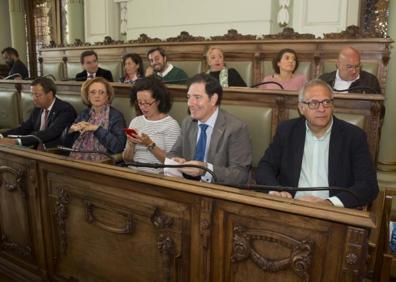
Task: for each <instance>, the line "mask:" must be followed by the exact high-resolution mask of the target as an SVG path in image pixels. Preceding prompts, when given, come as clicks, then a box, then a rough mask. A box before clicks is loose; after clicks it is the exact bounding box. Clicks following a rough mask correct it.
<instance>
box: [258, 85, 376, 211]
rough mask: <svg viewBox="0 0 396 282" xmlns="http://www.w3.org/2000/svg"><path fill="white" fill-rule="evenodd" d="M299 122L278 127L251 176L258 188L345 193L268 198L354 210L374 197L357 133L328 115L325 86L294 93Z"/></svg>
mask: <svg viewBox="0 0 396 282" xmlns="http://www.w3.org/2000/svg"><path fill="white" fill-rule="evenodd" d="M298 109H299V111H300V113H301V115H302V117H300V118H296V119H292V120H288V121H285V122H283V123H281V124H280V125H279V126H278V128H277V132H276V134H275V136H274V138H273V141H272V143H271V145H270V146H269V147H268V149H267V150H266V152H265V154H264V156H263V157H262V159H261V160H260V163H259V165H258V168H257V170H256V181H257V183H258V184H264V185H271V186H289V187H290V186H291V187H341V188H346V189H349V190H350V191H351V192H352V193H349V192H348V191H335V190H330V191H314V192H311V191H309V192H303V191H297V192H291V193H289V192H285V191H282V192H277V191H271V192H270V194H273V195H277V196H280V197H286V198H292V197H294V198H296V199H299V200H303V201H309V202H316V203H319V204H324V205H334V206H340V207H359V206H364V205H367V204H369V203H370V202H371V201H373V200H374V199H375V197H376V196H377V194H378V183H377V176H376V172H375V169H374V165H373V161H372V159H371V156H370V152H369V149H368V144H367V136H366V134H365V133H364V131H363V130H362V129H360V128H359V127H357V126H355V125H352V124H350V123H348V122H345V121H343V120H340V119H338V118H336V117H335V116H334V115H333V109H334V104H333V92H332V89H331V88H330V86H329V85H328V84H327V83H326V82H324V81H322V80H320V79H315V80H312V81H310V82H308V83H306V84H305V86H304V87H303V88H302V89H301V91H300V93H299V102H298Z"/></svg>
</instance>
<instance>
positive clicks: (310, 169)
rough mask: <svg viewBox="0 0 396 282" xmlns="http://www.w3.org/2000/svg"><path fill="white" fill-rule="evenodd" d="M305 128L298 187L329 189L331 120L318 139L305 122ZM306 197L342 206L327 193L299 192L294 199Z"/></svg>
mask: <svg viewBox="0 0 396 282" xmlns="http://www.w3.org/2000/svg"><path fill="white" fill-rule="evenodd" d="M305 127H306V134H305V145H304V155H303V160H302V164H301V172H300V179H299V181H298V187H329V176H328V172H329V145H330V135H331V128H332V127H333V120H332V121H331V124H330V126H329V128H328V129H327V130H326V132H325V134H324V135H323V136H321V137H320V138H317V137H316V136H315V135H314V134H313V132H312V131H311V130H310V129H309V127H308V124H307V122H306V123H305ZM307 195H312V196H315V197H319V198H323V199H328V200H329V201H331V202H332V203H333V205H334V206H338V207H343V206H344V205H343V204H342V202H341V201H340V199H338V197H330V198H329V191H301V192H297V193H296V195H295V196H294V198H296V199H298V198H300V197H302V196H307Z"/></svg>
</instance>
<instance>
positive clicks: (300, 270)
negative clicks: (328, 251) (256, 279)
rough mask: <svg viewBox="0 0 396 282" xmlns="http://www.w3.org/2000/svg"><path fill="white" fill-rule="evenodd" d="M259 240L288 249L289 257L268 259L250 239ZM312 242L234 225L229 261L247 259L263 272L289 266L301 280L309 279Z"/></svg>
mask: <svg viewBox="0 0 396 282" xmlns="http://www.w3.org/2000/svg"><path fill="white" fill-rule="evenodd" d="M255 240H261V241H267V242H271V243H275V244H278V245H281V246H283V247H285V248H287V249H289V250H290V255H289V257H286V258H284V259H278V260H274V259H270V258H266V257H264V256H263V255H261V254H260V253H259V252H258V251H256V250H255V249H254V247H253V244H252V241H255ZM313 247H314V242H313V241H311V240H302V241H300V240H296V239H294V238H292V237H289V236H286V235H284V234H281V233H276V232H272V231H266V230H247V228H246V227H244V226H242V225H239V224H237V225H235V226H234V236H233V243H232V250H233V252H232V256H231V262H232V263H238V262H241V261H244V260H247V259H250V260H252V261H253V262H254V263H255V265H256V266H258V267H259V268H260V269H262V270H263V271H265V272H278V271H281V270H286V269H288V268H291V269H292V270H293V271H294V273H296V274H297V275H298V276H299V277H300V278H301V279H302V280H303V281H309V269H310V267H311V262H312V254H313Z"/></svg>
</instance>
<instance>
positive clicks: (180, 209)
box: [0, 146, 376, 282]
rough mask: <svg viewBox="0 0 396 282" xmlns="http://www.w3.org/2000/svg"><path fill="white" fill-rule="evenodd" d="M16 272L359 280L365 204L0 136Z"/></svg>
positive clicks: (38, 276) (10, 262) (31, 276)
mask: <svg viewBox="0 0 396 282" xmlns="http://www.w3.org/2000/svg"><path fill="white" fill-rule="evenodd" d="M0 183H1V187H0V231H1V243H0V249H1V253H0V273H1V275H6V276H9V277H12V278H14V279H16V280H17V281H84V282H85V281H96V282H99V281H360V280H361V278H362V276H363V275H364V270H365V263H366V259H367V250H368V244H367V240H368V236H369V233H370V229H371V228H373V227H375V225H376V222H375V217H374V216H372V215H371V214H370V213H369V212H365V211H357V210H351V209H343V208H333V207H318V206H315V205H313V204H309V203H303V202H299V201H296V200H287V199H279V198H274V197H271V196H268V195H265V194H261V193H256V192H252V191H243V190H240V189H236V188H230V187H225V186H220V185H211V184H205V183H199V182H193V181H187V180H183V179H175V178H168V177H162V176H155V175H151V174H143V173H135V172H133V171H131V170H129V169H126V168H118V167H113V166H108V165H104V164H92V163H88V162H82V161H75V160H70V159H68V158H66V157H63V156H58V155H52V154H49V153H44V152H36V151H32V150H30V149H25V148H18V147H16V146H0Z"/></svg>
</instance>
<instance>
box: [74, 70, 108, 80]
mask: <svg viewBox="0 0 396 282" xmlns="http://www.w3.org/2000/svg"><path fill="white" fill-rule="evenodd" d="M96 76H97V77H98V76H99V77H104V78H106V79H107V80H108V81H109V82H113V75H112V74H111V72H110V71H108V70H105V69H102V68H98V70H97V71H96ZM87 77H88V75H87V71H86V70H84V71H82V72H79V73H78V74H76V80H77V81H86V80H87Z"/></svg>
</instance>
